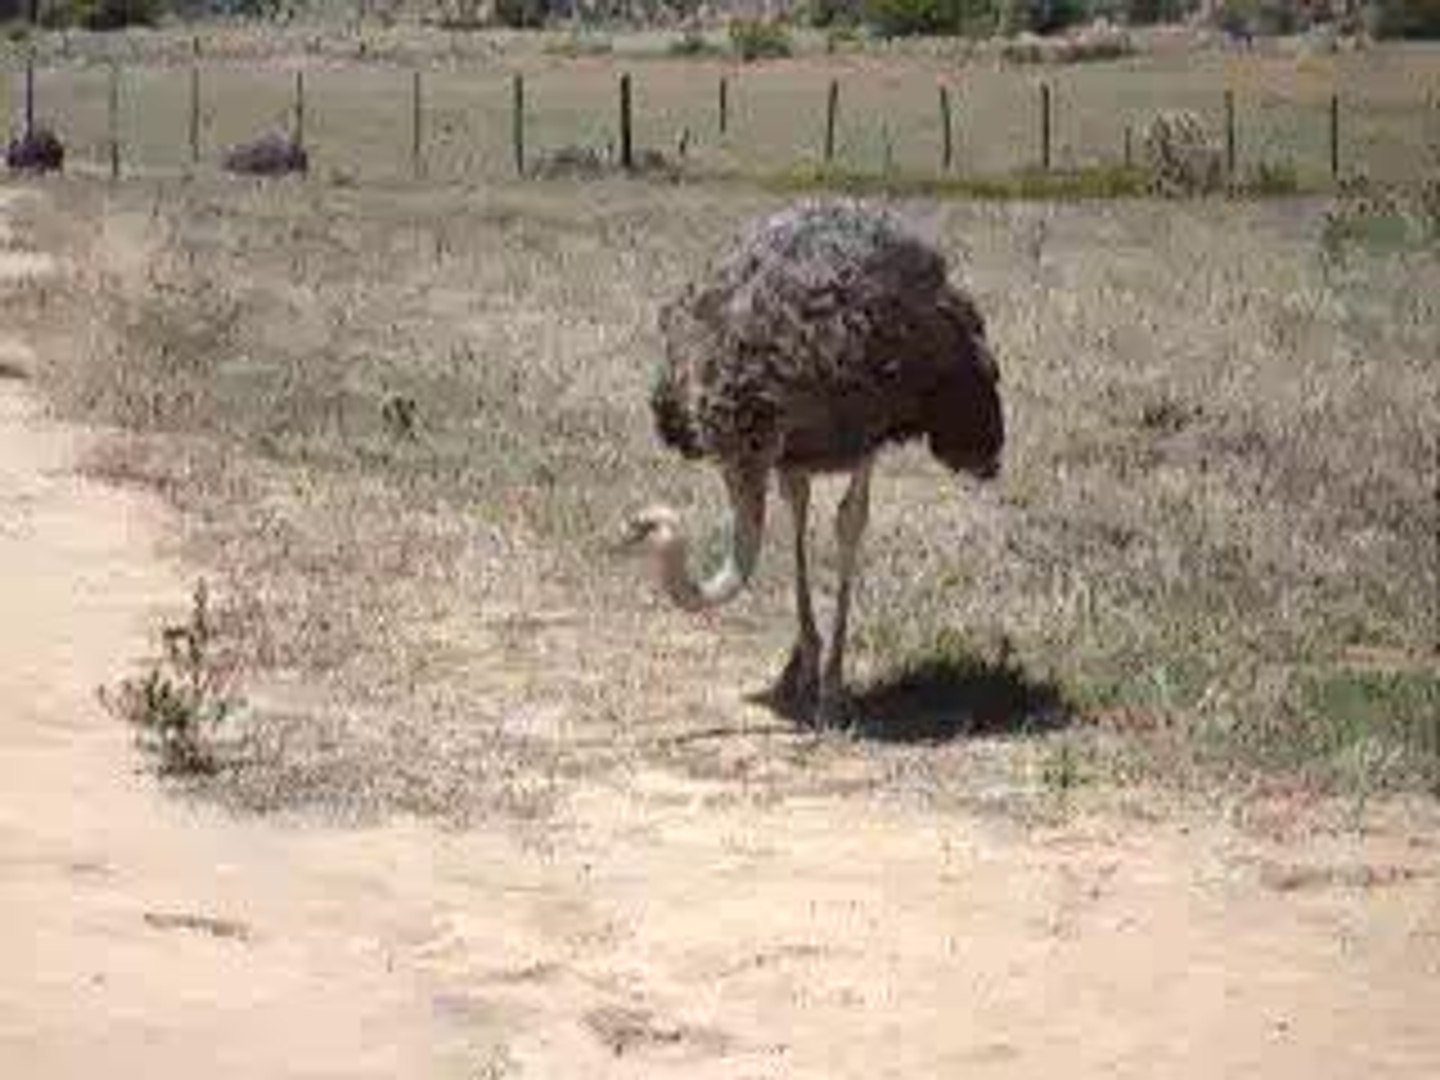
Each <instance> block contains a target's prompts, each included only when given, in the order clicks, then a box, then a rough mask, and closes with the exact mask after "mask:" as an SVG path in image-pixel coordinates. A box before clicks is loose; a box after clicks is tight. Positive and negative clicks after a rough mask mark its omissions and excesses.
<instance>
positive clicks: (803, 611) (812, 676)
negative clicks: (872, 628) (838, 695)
mask: <svg viewBox="0 0 1440 1080" xmlns="http://www.w3.org/2000/svg"><path fill="white" fill-rule="evenodd" d="M780 490H781V493H782V494H783V495H784V496H785V501H786V502H787V503H788V504H789V506H790V522H791V524H792V525H793V527H794V530H795V616H796V619H797V621H798V622H799V632H798V634H797V636H796V638H795V645H794V647H793V648H792V649H791V650H790V659H789V661H787V662H786V664H785V670H784V672H782V673H781V675H780V681H779V682H777V683H776V684H775V695H776V697H778V698H779V700H780V701H781V702H784V703H786V704H793V705H798V706H800V707H801V708H803V709H805V710H807V711H808V710H810V709H812V708H814V705H815V695H816V691H817V690H818V688H819V684H820V630H819V628H818V627H817V625H816V623H815V609H814V607H813V606H812V605H811V602H810V559H809V554H808V552H807V550H806V549H807V546H808V540H809V526H810V477H809V476H808V475H807V474H806V473H804V472H802V471H800V470H798V469H796V470H791V469H783V470H781V472H780Z"/></svg>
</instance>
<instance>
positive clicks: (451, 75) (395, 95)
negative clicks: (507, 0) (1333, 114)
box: [0, 27, 1440, 188]
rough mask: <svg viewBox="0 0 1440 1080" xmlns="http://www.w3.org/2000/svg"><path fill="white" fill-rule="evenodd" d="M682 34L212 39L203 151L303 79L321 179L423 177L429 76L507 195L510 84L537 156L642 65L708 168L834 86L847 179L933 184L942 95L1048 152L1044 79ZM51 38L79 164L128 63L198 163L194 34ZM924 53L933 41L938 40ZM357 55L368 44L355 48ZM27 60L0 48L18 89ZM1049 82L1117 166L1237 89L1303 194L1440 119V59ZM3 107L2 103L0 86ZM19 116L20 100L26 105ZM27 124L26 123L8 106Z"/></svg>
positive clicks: (813, 128) (1120, 74) (980, 148)
mask: <svg viewBox="0 0 1440 1080" xmlns="http://www.w3.org/2000/svg"><path fill="white" fill-rule="evenodd" d="M673 37H674V35H670V36H665V35H636V36H632V37H624V36H622V37H619V38H616V39H615V48H614V51H612V52H610V53H603V54H599V55H578V56H566V55H563V50H561V51H560V53H559V54H557V51H556V50H555V48H554V47H553V46H554V44H555V40H556V39H554V37H553V35H551V36H546V35H528V36H527V35H513V34H511V35H506V34H473V35H465V34H459V35H455V34H443V33H439V32H433V31H432V32H426V31H422V30H417V29H415V28H413V27H412V28H409V29H408V30H407V29H401V28H397V29H396V30H393V31H384V30H380V29H377V28H369V29H366V30H365V31H363V32H359V31H341V30H337V29H335V28H329V29H327V30H326V31H325V32H323V33H321V32H320V31H319V30H316V29H309V30H304V29H302V30H297V31H294V32H290V33H283V32H279V31H274V30H267V31H264V32H263V33H262V32H256V31H245V30H242V29H240V28H231V29H225V28H215V29H212V30H207V32H206V34H205V36H204V41H205V46H204V49H205V56H206V60H205V61H204V63H205V69H204V74H203V81H202V86H203V89H202V97H203V101H204V107H203V116H202V145H203V151H204V161H205V162H206V163H207V167H209V168H213V167H214V166H215V164H216V161H217V155H218V153H219V151H220V148H221V147H224V146H228V145H231V144H233V143H236V142H238V141H241V140H244V139H248V138H252V137H254V136H255V135H256V134H257V132H258V131H259V130H262V129H266V128H269V127H274V126H276V125H284V126H287V127H288V124H289V122H290V109H291V98H292V86H293V72H294V71H295V70H298V69H300V68H304V69H305V70H306V71H307V72H308V80H307V85H308V88H309V91H308V116H307V141H308V142H309V143H310V145H311V149H312V151H313V154H314V160H315V162H316V167H317V170H318V172H319V174H320V175H321V176H322V177H330V176H334V177H339V178H342V179H348V180H354V179H357V178H359V179H369V180H382V179H387V178H396V177H408V176H409V175H410V171H411V157H410V153H411V150H410V148H411V134H410V127H409V124H410V114H411V106H410V100H409V93H410V73H411V69H412V68H418V69H423V70H424V72H425V89H424V96H425V102H426V106H425V109H426V121H425V129H426V134H425V143H426V169H427V173H428V175H429V176H430V178H431V179H433V180H472V181H494V180H499V179H508V178H509V177H510V176H511V175H512V173H513V166H512V161H513V155H512V152H511V144H510V102H511V86H510V80H511V76H512V74H513V73H516V72H519V73H523V74H524V75H525V76H526V77H527V87H528V89H527V100H528V115H529V117H530V124H529V127H530V130H529V133H528V136H527V141H528V144H529V148H530V150H531V152H532V154H535V155H539V154H543V153H546V152H550V151H553V150H554V149H556V148H557V147H562V146H569V145H577V144H581V145H591V146H601V147H603V146H605V145H607V144H610V143H613V142H615V141H616V139H617V124H618V121H617V108H618V105H617V81H618V75H619V73H620V71H622V70H630V71H632V72H633V75H634V80H635V95H636V139H637V142H638V144H639V145H641V146H645V147H650V148H653V149H657V150H660V151H663V152H665V153H667V154H670V153H673V152H674V151H675V149H676V147H677V144H678V141H679V139H680V137H681V134H682V132H685V131H688V132H689V133H690V138H689V143H688V151H689V159H690V161H689V164H690V168H691V170H692V171H694V172H698V173H705V174H711V175H715V174H725V175H741V176H757V175H759V176H765V175H772V174H775V173H780V172H786V171H789V170H793V169H803V168H807V167H810V166H813V165H814V164H816V163H817V162H818V160H819V158H820V156H821V149H822V145H823V132H824V109H825V98H826V89H827V86H828V84H829V82H830V80H831V79H832V78H834V79H839V80H840V82H841V86H842V89H841V101H840V114H839V124H838V129H837V144H836V154H837V158H836V161H835V163H834V164H835V167H836V168H838V169H840V170H843V171H845V172H849V173H863V174H877V173H893V174H896V175H900V176H909V177H934V176H935V175H937V174H938V172H939V170H940V143H941V133H940V123H941V121H940V113H939V106H938V100H937V90H936V87H937V83H938V82H939V81H941V80H944V81H948V82H950V83H951V84H952V85H953V88H954V100H955V109H956V112H955V125H956V132H957V135H956V139H957V142H956V150H955V163H956V164H955V168H956V169H957V170H958V171H959V172H961V173H963V174H965V175H967V176H972V177H999V176H1004V175H1007V174H1010V173H1013V172H1015V171H1017V170H1022V169H1025V168H1028V167H1032V166H1034V165H1036V164H1037V163H1038V160H1039V153H1040V151H1039V145H1038V138H1039V133H1038V100H1037V92H1036V80H1037V74H1036V72H1035V70H1034V69H1033V68H1031V67H1028V66H1025V65H1018V66H1017V65H1007V64H1001V63H999V62H997V61H995V60H993V59H987V58H981V57H976V56H971V55H969V54H963V53H962V54H950V53H946V52H944V51H940V50H935V49H924V48H923V47H922V46H920V45H917V46H915V47H910V48H885V49H880V48H870V49H865V50H861V51H856V52H847V53H844V54H839V55H835V56H825V55H817V54H816V53H815V52H814V51H813V49H809V48H807V50H806V51H805V52H804V53H802V55H800V56H799V57H797V58H795V59H793V60H786V61H779V62H772V63H765V64H758V65H737V64H736V63H734V62H733V61H731V60H728V59H724V58H720V59H715V58H704V57H702V58H695V59H686V58H675V57H673V56H671V55H670V54H669V51H668V49H669V44H670V41H671V40H672V39H673ZM60 42H61V39H60V38H59V37H57V36H53V35H52V36H51V37H49V38H47V39H46V40H45V41H44V42H42V45H41V56H42V59H43V61H44V66H43V67H42V70H41V74H40V79H39V96H40V102H41V109H40V112H41V115H42V118H44V119H47V120H50V121H53V122H54V123H55V124H56V125H57V126H58V127H59V128H60V129H61V131H62V132H63V133H64V135H65V137H66V139H67V142H68V143H69V144H70V146H71V148H72V159H73V160H74V161H76V162H77V163H78V165H79V167H81V168H85V167H89V168H90V169H91V170H100V169H102V168H105V167H107V165H106V163H107V162H108V149H107V147H108V142H107V140H108V135H107V129H106V116H107V111H106V110H107V105H106V100H107V92H108V91H107V85H108V73H107V72H108V69H107V67H106V66H105V64H104V63H103V62H102V61H104V60H106V59H107V58H108V57H111V56H118V57H119V58H120V59H121V61H122V62H123V63H125V64H126V71H125V85H124V90H123V105H122V112H123V119H122V128H123V136H122V141H123V143H124V145H125V157H126V161H127V169H129V170H130V171H131V172H133V173H137V174H171V175H173V174H176V173H179V172H181V171H183V170H186V169H188V168H189V167H190V154H189V144H188V120H187V108H188V105H187V103H188V95H189V66H190V63H191V60H192V56H191V52H190V38H189V36H188V35H184V34H178V33H173V32H165V33H157V34H134V35H121V36H119V37H116V38H102V37H100V36H94V35H71V37H70V42H71V43H70V45H69V46H68V47H63V48H62V46H61V44H60ZM923 44H924V43H922V45H923ZM362 47H363V49H364V53H363V56H362V55H361V50H362ZM20 62H21V57H20V54H19V52H18V50H15V49H12V50H10V53H9V55H8V57H7V56H6V55H5V54H4V53H0V69H4V70H3V73H4V74H5V76H6V77H5V79H4V82H5V85H6V88H7V89H9V88H12V87H18V86H19V80H18V70H19V65H20ZM722 75H723V76H727V77H728V78H729V79H730V81H731V86H730V127H729V130H728V132H727V133H726V134H725V135H723V136H722V135H721V134H720V133H719V132H718V131H717V85H718V81H719V79H720V77H721V76H722ZM1044 76H1045V78H1046V79H1047V80H1048V81H1050V82H1051V83H1052V84H1053V86H1054V88H1055V101H1056V105H1055V110H1056V113H1055V131H1054V140H1055V142H1054V151H1053V155H1054V157H1053V160H1054V165H1055V167H1056V168H1058V169H1062V170H1076V169H1084V168H1088V167H1095V166H1102V165H1104V166H1113V165H1115V164H1117V163H1118V162H1119V161H1120V160H1121V157H1122V153H1123V144H1124V131H1125V128H1126V126H1127V125H1128V126H1130V127H1131V128H1132V129H1133V130H1134V132H1136V133H1137V135H1138V132H1139V131H1140V130H1141V129H1142V128H1143V127H1144V124H1145V122H1146V121H1147V119H1148V118H1149V117H1150V116H1151V115H1152V114H1153V113H1154V112H1155V111H1156V110H1159V109H1170V110H1177V109H1183V110H1193V111H1195V112H1196V113H1198V114H1199V115H1200V116H1201V117H1203V118H1204V119H1205V120H1206V122H1207V123H1209V124H1210V125H1211V127H1212V130H1213V131H1214V132H1215V133H1216V135H1217V138H1218V133H1219V130H1220V125H1221V122H1222V120H1221V117H1222V104H1221V103H1222V95H1223V92H1224V90H1225V89H1227V88H1229V89H1231V90H1233V91H1234V92H1235V95H1236V104H1237V110H1238V116H1239V134H1238V150H1239V154H1238V168H1239V170H1240V173H1241V175H1242V177H1243V176H1249V175H1251V174H1253V173H1255V172H1258V171H1259V170H1261V169H1262V168H1264V167H1267V166H1268V167H1285V168H1290V167H1293V168H1294V170H1295V172H1296V174H1297V177H1298V179H1299V181H1300V182H1301V184H1302V185H1303V186H1305V187H1307V188H1308V187H1312V186H1315V185H1318V184H1322V183H1327V182H1328V179H1329V172H1328V170H1329V155H1328V150H1327V142H1326V140H1327V131H1328V126H1327V125H1328V121H1327V116H1328V113H1327V108H1328V101H1329V96H1330V94H1331V93H1337V92H1338V93H1339V94H1340V95H1341V96H1342V98H1343V99H1344V102H1345V111H1344V118H1343V129H1344V134H1343V139H1344V149H1343V158H1344V167H1345V169H1346V171H1347V172H1350V171H1361V172H1365V173H1367V174H1369V175H1371V176H1372V177H1374V178H1375V179H1378V180H1385V181H1390V182H1398V181H1409V180H1413V179H1415V178H1416V177H1417V176H1419V175H1421V173H1422V172H1423V170H1424V169H1425V168H1426V166H1427V158H1426V154H1427V146H1428V140H1430V139H1432V138H1433V137H1434V132H1433V131H1429V130H1427V126H1428V127H1429V128H1433V127H1434V125H1435V123H1436V120H1435V118H1434V114H1435V109H1434V106H1433V101H1432V100H1431V98H1432V97H1433V92H1434V87H1435V86H1436V85H1437V78H1440V50H1436V49H1434V48H1433V47H1424V46H1400V45H1387V46H1385V47H1383V48H1375V49H1373V50H1370V51H1366V52H1360V53H1342V54H1338V55H1326V56H1303V55H1300V56H1297V55H1295V54H1293V53H1289V52H1283V51H1276V50H1268V51H1266V50H1260V51H1257V52H1256V53H1254V54H1245V55H1243V56H1241V55H1236V54H1233V53H1226V52H1223V51H1220V50H1215V51H1194V52H1188V53H1183V54H1174V53H1169V52H1155V51H1151V52H1146V53H1143V54H1140V55H1137V56H1134V57H1129V58H1126V59H1124V60H1121V61H1117V62H1114V63H1104V64H1085V65H1079V66H1075V67H1061V68H1053V69H1046V71H1045V72H1044ZM0 97H3V94H0ZM12 104H13V102H12ZM10 114H11V115H13V109H12V110H10Z"/></svg>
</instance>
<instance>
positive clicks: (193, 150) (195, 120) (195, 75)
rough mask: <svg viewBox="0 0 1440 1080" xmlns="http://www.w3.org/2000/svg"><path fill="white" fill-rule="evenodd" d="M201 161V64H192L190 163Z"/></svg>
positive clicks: (196, 163) (195, 163)
mask: <svg viewBox="0 0 1440 1080" xmlns="http://www.w3.org/2000/svg"><path fill="white" fill-rule="evenodd" d="M199 163H200V65H199V64H191V65H190V164H192V165H198V164H199Z"/></svg>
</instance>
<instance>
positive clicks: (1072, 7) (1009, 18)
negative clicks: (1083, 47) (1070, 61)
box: [1000, 0, 1090, 35]
mask: <svg viewBox="0 0 1440 1080" xmlns="http://www.w3.org/2000/svg"><path fill="white" fill-rule="evenodd" d="M1089 17H1090V11H1089V8H1088V7H1087V6H1086V3H1085V0H1005V7H1004V8H1003V10H1002V15H1001V20H1000V22H1001V25H1002V27H1003V29H1004V31H1005V32H1006V33H1007V34H1019V33H1025V32H1029V33H1032V34H1041V35H1045V34H1056V33H1059V32H1060V31H1061V30H1065V29H1067V28H1069V27H1071V26H1077V25H1079V24H1080V23H1082V22H1084V21H1085V20H1086V19H1088V18H1089Z"/></svg>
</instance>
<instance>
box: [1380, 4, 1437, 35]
mask: <svg viewBox="0 0 1440 1080" xmlns="http://www.w3.org/2000/svg"><path fill="white" fill-rule="evenodd" d="M1365 24H1366V27H1367V29H1369V31H1370V33H1371V34H1372V35H1374V36H1375V37H1377V38H1416V39H1429V40H1436V39H1440V0H1379V2H1378V3H1373V4H1370V5H1369V6H1368V7H1367V8H1366V12H1365Z"/></svg>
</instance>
